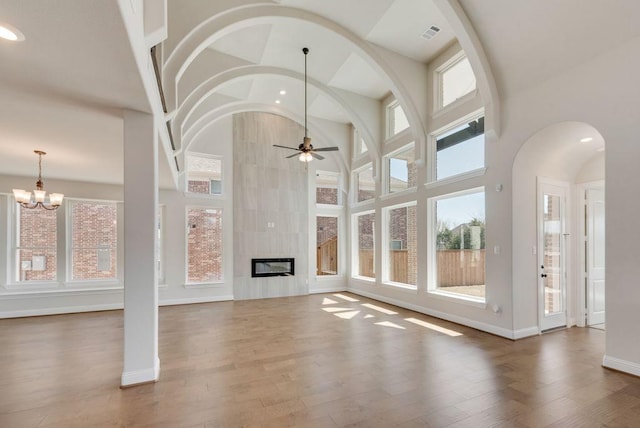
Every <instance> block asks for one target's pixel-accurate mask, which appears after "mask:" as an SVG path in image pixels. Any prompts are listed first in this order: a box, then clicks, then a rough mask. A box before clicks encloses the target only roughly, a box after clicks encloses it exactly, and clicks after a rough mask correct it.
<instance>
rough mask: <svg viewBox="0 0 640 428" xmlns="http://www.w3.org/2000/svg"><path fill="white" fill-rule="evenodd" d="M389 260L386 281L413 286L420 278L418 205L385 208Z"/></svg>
mask: <svg viewBox="0 0 640 428" xmlns="http://www.w3.org/2000/svg"><path fill="white" fill-rule="evenodd" d="M384 212H385V217H386V231H385V233H386V238H387V242H388V245H387V249H386V253H387V258H386V260H384V261H383V262H384V263H386V265H385V272H384V276H385V278H384V281H385V282H392V283H400V284H406V285H411V286H413V287H415V286H416V284H417V282H418V281H417V278H418V258H417V254H418V240H417V227H418V224H417V217H416V216H417V207H416V203H415V202H413V203H411V204H407V205H402V206H395V207H389V208H385V210H384Z"/></svg>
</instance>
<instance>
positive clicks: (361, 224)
mask: <svg viewBox="0 0 640 428" xmlns="http://www.w3.org/2000/svg"><path fill="white" fill-rule="evenodd" d="M354 218H355V225H354V226H355V230H356V233H357V236H356V242H357V243H358V246H357V248H356V260H357V261H356V266H354V269H353V271H354V272H355V274H356V275H357V276H362V277H367V278H375V277H376V273H375V264H374V261H375V213H373V212H369V213H363V214H356V215H355V216H354Z"/></svg>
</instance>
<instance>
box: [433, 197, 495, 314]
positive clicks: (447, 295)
mask: <svg viewBox="0 0 640 428" xmlns="http://www.w3.org/2000/svg"><path fill="white" fill-rule="evenodd" d="M481 192H482V193H485V194H486V189H485V187H484V186H478V187H473V188H470V189H465V190H460V191H458V192H451V193H446V194H444V195H439V196H433V197H430V198H429V199H428V200H427V225H428V229H427V288H426V292H427V293H428V294H429V295H431V296H433V297H436V298H440V299H443V300H448V301H450V302H456V303H465V304H469V305H471V306H476V307H482V308H484V307H486V295H485V297H484V298H481V297H473V296H468V295H465V294H460V293H451V292H447V291H443V290H442V289H440V288H438V284H437V277H436V274H437V272H438V266H437V260H436V255H437V251H436V238H437V235H438V231H437V227H438V225H437V218H436V203H437V202H438V201H441V200H444V199H450V198H455V197H459V196H464V195H471V194H474V193H481ZM485 208H486V201H485ZM485 251H486V249H485ZM486 282H487V281H486V277H485V290H486V286H487V284H486Z"/></svg>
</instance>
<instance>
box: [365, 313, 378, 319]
mask: <svg viewBox="0 0 640 428" xmlns="http://www.w3.org/2000/svg"><path fill="white" fill-rule="evenodd" d="M375 317H376V316H375V315H371V314H367V315H365V316H364V319H367V318H375Z"/></svg>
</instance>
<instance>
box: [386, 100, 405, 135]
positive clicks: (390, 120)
mask: <svg viewBox="0 0 640 428" xmlns="http://www.w3.org/2000/svg"><path fill="white" fill-rule="evenodd" d="M408 127H409V121H408V120H407V116H406V115H405V113H404V110H403V109H402V107H401V106H400V103H399V102H398V101H394V102H392V103H391V104H389V106H388V107H387V138H389V137H393V136H394V135H397V134H399V133H400V132H402V131H404V130H405V129H407V128H408Z"/></svg>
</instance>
